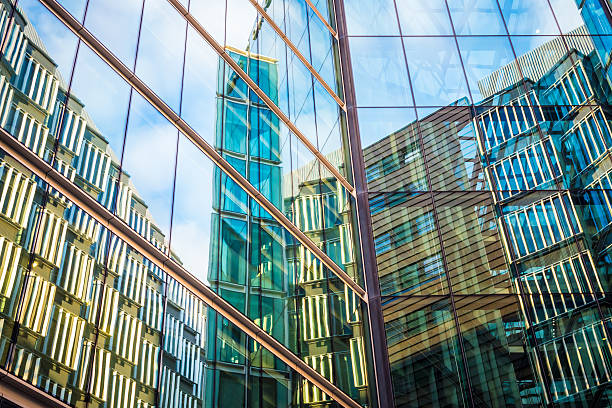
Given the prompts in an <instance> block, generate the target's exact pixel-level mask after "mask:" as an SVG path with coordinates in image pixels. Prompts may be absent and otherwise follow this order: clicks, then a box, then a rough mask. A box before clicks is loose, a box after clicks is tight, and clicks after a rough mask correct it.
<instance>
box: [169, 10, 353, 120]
mask: <svg viewBox="0 0 612 408" xmlns="http://www.w3.org/2000/svg"><path fill="white" fill-rule="evenodd" d="M169 1H170V2H172V1H174V0H169ZM249 1H250V2H251V4H252V5H253V7H255V8H256V9H257V12H258V13H259V14H261V16H262V17H263V18H264V20H266V22H267V23H268V24H270V27H272V29H273V30H274V31H275V32H276V34H278V36H279V37H280V38H282V39H283V41H284V42H285V44H286V45H287V47H289V48H290V49H291V51H293V53H294V54H295V55H296V57H298V59H299V60H300V61H302V64H304V65H305V66H306V68H307V69H308V70H309V71H310V73H311V74H312V76H314V77H315V78H316V79H317V81H319V83H320V84H321V85H322V86H323V88H325V90H326V91H327V93H328V94H330V96H331V97H332V98H334V100H335V101H336V103H337V104H338V106H340V108H341V109H342V110H343V111H345V112H346V105H345V104H344V101H343V100H342V99H340V98H339V97H338V95H336V92H334V91H333V90H332V89H331V88H330V87H329V85H327V82H325V80H324V79H323V78H322V77H321V75H319V73H318V72H317V70H316V69H315V68H314V67H313V66H312V65H311V64H310V62H308V60H307V59H306V58H304V56H303V55H302V53H301V52H300V51H299V50H298V49H297V47H296V46H295V45H293V42H292V41H291V40H290V39H289V38H288V37H287V36H286V35H285V33H284V31H283V30H281V29H280V27H279V26H278V25H276V23H275V22H274V20H273V19H272V17H270V15H269V14H268V13H267V12H266V10H264V8H263V7H261V6H260V5H259V3H258V2H257V0H249Z"/></svg>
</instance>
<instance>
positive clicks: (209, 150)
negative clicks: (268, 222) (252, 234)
mask: <svg viewBox="0 0 612 408" xmlns="http://www.w3.org/2000/svg"><path fill="white" fill-rule="evenodd" d="M39 1H40V2H41V3H42V4H43V5H44V6H45V7H47V9H49V11H51V12H52V13H53V14H54V15H55V16H56V17H57V18H58V19H59V20H60V21H61V22H62V23H64V24H65V25H66V27H68V28H69V29H70V30H71V31H72V32H73V33H75V34H76V35H77V37H79V38H80V39H81V41H83V42H84V43H85V44H86V45H87V46H88V47H89V48H91V49H92V50H93V51H94V52H95V53H96V54H98V56H99V57H100V58H102V60H104V61H105V62H106V63H107V64H108V65H109V66H110V67H111V68H112V69H113V70H114V71H115V72H117V73H118V74H119V75H120V76H121V77H122V78H123V79H124V80H125V81H126V82H127V83H128V84H130V85H131V86H132V88H134V90H135V91H136V92H138V93H139V94H140V95H142V97H143V98H145V99H146V100H147V101H148V102H149V103H150V104H151V105H152V106H153V107H154V108H155V109H157V111H159V112H160V113H161V114H162V115H163V116H164V117H165V118H166V119H168V120H169V121H170V123H172V124H173V125H174V126H175V127H176V128H177V129H178V130H179V131H180V132H181V133H183V134H184V135H185V136H187V138H188V139H189V140H191V142H192V143H193V144H195V145H196V147H198V148H199V149H200V150H201V151H202V152H203V153H204V154H205V155H207V156H208V157H209V158H210V159H211V160H212V161H213V163H215V164H216V165H217V166H218V167H219V168H221V169H222V170H223V171H224V172H225V173H226V174H227V175H228V176H229V177H230V178H231V179H232V180H233V181H235V182H236V183H237V184H238V185H239V186H240V187H242V188H243V189H244V190H245V191H246V192H247V194H249V195H250V196H251V197H252V198H253V199H254V200H255V201H256V202H257V203H258V204H259V205H261V206H262V207H263V208H264V209H265V210H266V211H268V212H269V213H270V215H272V217H273V218H274V219H275V220H276V221H277V222H278V223H279V224H281V225H282V226H283V227H285V228H286V229H287V230H288V231H289V232H290V233H291V235H293V236H294V237H295V238H296V239H297V240H298V241H299V242H300V243H301V244H302V245H304V247H306V248H307V249H308V250H309V251H310V252H312V253H313V255H314V256H315V257H316V258H318V259H319V260H320V261H321V262H322V263H323V264H324V265H325V266H326V267H327V268H329V269H330V270H331V271H332V272H333V273H334V274H335V275H336V276H337V277H338V278H339V279H340V280H341V281H342V282H344V283H345V284H346V285H347V286H348V287H349V288H351V289H352V290H353V291H354V292H355V293H356V294H357V295H358V296H359V297H360V298H361V299H362V300H363V301H364V302H366V303H367V295H366V292H365V290H364V289H363V288H362V287H361V286H359V285H358V284H357V283H356V282H355V281H354V280H353V279H352V278H351V277H350V276H349V275H348V274H347V273H346V272H345V271H344V270H342V268H340V267H339V266H338V265H337V264H336V263H335V262H334V261H333V260H332V259H331V258H330V257H329V256H328V255H327V254H326V253H325V252H323V250H321V248H319V247H318V246H317V244H315V243H314V242H313V241H312V240H311V239H310V238H309V237H308V236H307V235H306V234H304V233H303V232H302V231H301V230H300V229H299V228H298V227H296V226H295V224H293V223H292V222H291V221H289V219H288V218H287V217H286V216H285V214H283V212H282V211H281V210H279V209H278V208H276V206H274V204H272V203H271V202H270V201H269V200H268V199H267V198H266V197H265V196H264V195H263V194H261V193H260V192H259V191H258V190H257V189H256V188H255V187H253V185H252V184H251V183H250V182H249V181H248V180H247V179H246V178H245V177H244V176H243V175H242V174H240V173H239V172H238V171H237V170H236V169H235V168H234V167H232V165H231V164H229V163H228V162H227V161H226V160H225V159H224V158H223V157H222V156H221V155H220V154H219V152H217V150H216V149H215V148H214V147H212V146H211V145H210V144H209V143H208V142H207V141H206V140H204V139H203V138H202V136H200V135H199V134H198V133H197V132H196V131H195V130H193V129H192V128H191V127H190V126H189V125H188V124H187V123H186V122H185V121H184V120H183V119H182V118H181V117H180V116H179V115H177V114H176V113H175V112H174V111H173V110H172V109H171V108H170V107H169V106H168V105H167V104H166V103H165V102H164V101H163V100H162V99H161V98H160V97H159V96H157V95H156V94H155V93H154V92H153V91H152V90H151V89H150V88H149V87H148V86H147V85H146V84H145V83H144V82H143V81H142V80H141V79H140V78H138V76H136V74H134V72H132V71H131V70H130V69H129V68H128V67H126V66H125V64H123V62H121V61H120V60H119V59H118V58H117V57H116V56H115V55H114V54H113V53H112V52H110V51H109V50H108V49H107V48H106V47H105V46H104V45H103V44H102V43H101V42H100V41H99V40H98V39H97V38H96V37H95V36H94V35H93V34H91V33H90V32H89V31H88V30H87V29H86V28H85V27H83V25H82V24H81V23H80V22H79V21H78V20H77V19H75V18H74V17H73V16H72V15H71V14H70V13H69V12H68V11H66V10H65V9H64V8H63V7H62V6H61V5H60V4H59V3H58V2H57V0H39ZM169 1H175V0H169ZM181 7H182V6H181ZM183 9H184V8H183ZM206 35H208V33H206ZM213 41H214V40H213ZM222 52H223V54H224V55H225V56H226V57H227V58H229V60H230V61H232V63H233V64H234V65H236V62H235V61H234V60H233V59H232V58H231V57H230V56H229V55H228V54H227V53H225V52H224V51H222ZM236 66H237V65H236ZM237 68H238V69H240V67H238V66H237ZM242 72H243V73H244V71H242ZM245 75H246V74H245ZM247 78H248V76H247ZM249 80H250V78H249ZM258 89H259V88H258ZM260 91H261V90H260ZM264 96H265V94H264ZM266 98H267V96H266ZM277 109H278V108H277ZM315 150H316V149H315ZM319 155H321V153H319ZM345 181H346V180H345Z"/></svg>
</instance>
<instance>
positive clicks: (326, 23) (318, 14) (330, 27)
mask: <svg viewBox="0 0 612 408" xmlns="http://www.w3.org/2000/svg"><path fill="white" fill-rule="evenodd" d="M306 4H308V7H310V8H311V9H312V11H314V13H315V14H316V15H317V17H319V20H321V22H322V23H323V25H324V26H325V27H327V29H328V30H329V32H330V33H331V35H333V36H334V38H335V39H336V40H338V32H337V31H336V30H334V28H333V27H332V26H331V25H329V23H328V22H327V20H326V19H325V17H323V15H322V14H321V12H320V11H319V9H318V8H317V6H315V5H314V4H312V1H310V0H306Z"/></svg>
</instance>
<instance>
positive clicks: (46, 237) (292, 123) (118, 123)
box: [0, 0, 370, 408]
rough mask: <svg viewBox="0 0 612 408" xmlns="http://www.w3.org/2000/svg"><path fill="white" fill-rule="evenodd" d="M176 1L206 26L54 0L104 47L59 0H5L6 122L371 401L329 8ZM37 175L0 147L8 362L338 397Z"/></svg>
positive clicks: (2, 106)
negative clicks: (57, 11) (86, 36)
mask: <svg viewBox="0 0 612 408" xmlns="http://www.w3.org/2000/svg"><path fill="white" fill-rule="evenodd" d="M180 3H181V4H182V6H181V5H180V4H179V5H178V7H184V9H186V10H187V11H188V12H189V13H190V15H191V17H193V18H195V19H197V20H198V21H199V23H200V24H201V26H200V27H204V29H205V30H206V31H207V33H208V34H210V36H211V37H212V40H209V41H205V39H204V36H203V35H202V33H200V32H199V31H198V29H199V28H198V26H197V25H195V26H194V25H191V24H188V23H187V19H186V18H185V17H184V16H182V15H181V13H179V11H177V5H174V6H173V5H172V4H171V2H169V1H166V0H144V1H141V2H121V1H110V0H90V1H87V2H86V1H60V2H59V4H60V5H61V6H62V7H64V8H65V9H66V10H67V11H68V12H69V13H70V18H73V19H74V20H75V21H76V22H77V24H80V25H82V26H83V27H84V28H85V29H86V30H87V31H88V32H89V33H91V34H92V35H93V37H94V38H95V39H96V40H97V41H99V42H100V43H101V44H102V45H103V46H104V47H105V48H106V49H107V50H108V51H110V52H111V53H112V54H113V55H114V57H116V60H114V61H113V60H112V61H110V62H109V60H108V59H107V60H106V61H105V60H103V59H101V58H100V57H99V56H98V55H99V54H100V52H99V49H95V44H94V45H91V43H86V42H84V41H82V40H81V39H80V38H79V37H78V36H77V35H75V34H74V33H73V32H72V31H70V30H69V29H68V27H67V26H66V25H65V24H64V23H63V22H61V21H60V20H59V19H57V18H56V17H55V16H54V15H53V14H52V13H51V12H50V11H49V9H48V7H56V6H57V3H56V2H54V1H50V2H44V3H43V2H39V1H36V0H19V1H16V2H9V1H8V0H2V2H0V30H1V31H0V34H1V41H2V42H1V46H0V50H1V51H2V55H1V57H2V58H1V63H0V126H1V127H2V131H3V134H2V135H0V136H1V137H4V138H14V139H16V140H17V141H18V142H20V143H21V145H23V146H25V147H26V148H27V149H28V150H29V151H30V152H32V153H33V154H35V155H36V156H38V157H39V158H40V159H42V160H44V161H45V162H46V163H48V164H49V165H50V166H51V167H52V168H53V169H55V170H56V171H57V172H58V173H61V174H62V175H63V176H64V177H65V178H66V179H67V180H68V182H70V183H73V184H74V185H75V186H77V187H78V188H79V189H80V190H81V191H82V192H85V193H86V194H87V195H88V196H89V197H91V198H92V199H93V200H95V201H97V202H98V203H99V204H101V205H102V206H104V207H105V208H106V209H107V210H108V211H110V213H112V214H113V216H114V220H115V221H114V222H116V223H121V225H126V226H127V227H129V228H130V229H131V230H132V231H133V232H135V233H136V234H138V235H139V236H140V237H142V238H144V239H145V240H146V241H147V242H148V243H150V244H151V245H152V246H153V247H155V248H156V249H157V250H158V251H160V252H161V253H162V254H165V255H166V256H167V257H168V258H171V259H172V260H173V261H174V262H175V263H176V264H178V265H181V266H182V267H183V268H184V269H185V270H187V271H188V272H189V273H191V274H192V275H194V276H195V277H196V278H198V279H200V280H201V281H202V282H204V283H205V284H206V285H208V286H209V287H210V288H211V289H213V290H214V291H215V292H216V293H217V294H218V295H219V296H221V297H222V298H223V299H224V300H226V301H228V302H229V303H230V304H231V305H232V306H233V307H234V308H235V309H236V310H237V311H238V312H239V313H241V314H242V315H243V316H246V317H247V318H248V319H250V320H251V322H253V323H255V324H256V325H257V326H258V327H259V328H260V330H262V331H263V332H265V333H267V334H269V335H270V336H272V337H273V338H274V340H276V341H277V342H278V343H279V344H280V345H282V346H284V347H285V348H286V349H288V350H289V352H291V353H293V354H295V355H296V356H298V357H299V358H300V359H301V360H302V361H304V362H305V363H306V364H307V366H308V367H310V369H312V370H314V372H316V373H319V374H320V375H321V376H323V377H324V378H326V379H328V380H330V381H331V382H332V383H333V385H334V386H335V387H337V389H338V391H339V392H343V393H345V394H347V395H348V396H349V397H350V398H352V399H353V400H354V401H355V404H356V405H364V406H366V405H369V404H370V402H369V401H370V389H369V387H368V370H367V367H366V363H365V361H366V353H367V352H368V350H369V346H368V345H367V344H366V343H365V340H364V325H367V315H364V311H365V310H366V309H364V306H363V301H362V299H361V297H360V294H359V293H356V292H355V291H354V290H353V289H351V287H350V286H349V285H346V283H345V282H346V279H349V280H354V281H355V282H358V284H359V282H361V276H360V268H359V267H358V266H357V265H356V259H357V258H358V257H357V254H356V252H355V251H356V250H355V247H354V245H353V242H354V237H353V233H354V232H353V231H354V229H353V227H352V220H353V217H352V211H353V208H352V201H351V197H352V195H351V191H349V190H351V189H352V187H351V185H350V183H349V182H348V181H347V180H346V179H347V178H349V175H350V174H351V172H350V163H348V162H347V161H346V160H345V154H344V151H343V138H344V136H343V133H342V131H341V119H342V116H341V114H340V112H341V110H342V107H341V105H342V87H341V86H339V84H340V82H339V80H338V79H336V65H335V64H337V46H336V44H335V41H336V40H335V38H334V36H333V35H332V34H331V33H330V32H329V30H328V29H327V27H326V26H325V24H328V23H327V21H325V23H324V22H323V20H321V17H319V15H321V16H328V15H329V11H328V9H327V7H326V6H325V5H324V4H322V5H319V7H323V8H321V9H320V10H316V11H317V12H316V13H315V11H314V9H313V7H314V5H308V4H306V3H303V2H297V1H296V2H268V4H267V5H266V7H265V8H263V9H262V10H263V11H262V10H260V11H261V14H260V13H259V12H258V11H257V9H256V8H255V6H254V5H253V4H251V3H250V2H249V1H247V0H244V1H242V0H231V1H226V2H221V3H220V5H212V4H210V2H205V1H196V0H191V1H189V2H180ZM272 3H274V4H272ZM110 16H112V19H113V23H112V24H109V18H111V17H110ZM264 17H265V18H264ZM329 18H331V17H329ZM275 27H276V28H275ZM279 27H280V28H279ZM277 29H278V30H280V29H282V30H286V32H287V33H289V32H291V34H290V35H289V34H287V36H286V37H285V35H284V34H283V35H282V36H281V34H282V31H281V32H278V30H277ZM290 41H295V43H292V42H290ZM209 43H212V45H219V47H220V49H221V51H222V52H221V51H219V49H217V50H215V48H214V47H212V46H211V44H209ZM224 56H225V57H228V58H229V59H230V60H233V61H234V62H235V63H236V64H237V66H238V68H235V67H234V68H232V66H231V65H230V64H228V63H227V60H225V59H224ZM118 67H119V68H121V69H127V70H129V71H131V72H133V73H134V74H135V75H136V77H137V78H138V79H139V80H140V81H142V83H143V84H144V86H146V87H147V88H149V90H151V91H152V92H154V94H155V96H156V98H150V97H148V96H147V97H146V98H145V97H143V96H142V93H143V92H142V89H141V88H138V87H136V86H135V87H132V86H131V85H130V82H126V81H125V80H124V79H123V78H122V76H121V75H120V74H119V72H118V71H120V69H119V68H118ZM237 70H238V72H237ZM241 74H242V75H245V76H246V77H248V78H250V80H251V81H252V82H251V83H247V81H245V77H244V76H243V77H241ZM124 78H125V76H124ZM128 80H129V78H128ZM134 83H135V82H131V84H134ZM338 95H340V96H338ZM165 108H168V109H169V110H171V111H172V112H174V114H176V115H178V116H179V117H180V118H181V120H182V121H184V123H187V124H188V126H189V127H190V128H191V130H193V131H194V133H196V136H197V137H196V136H194V135H193V134H191V133H190V136H189V137H188V136H186V134H184V133H182V132H180V131H179V130H177V126H176V122H174V124H173V121H171V120H169V119H171V117H170V116H169V115H168V113H167V111H164V109H165ZM206 144H208V145H209V146H211V147H212V149H214V151H216V152H217V153H218V154H219V155H220V156H221V158H222V159H221V163H219V162H218V161H217V162H216V163H217V164H219V165H217V164H215V163H214V162H213V161H211V160H210V157H213V155H212V154H210V153H207V154H204V151H205V149H203V148H202V146H203V145H204V146H205V145H206ZM223 166H226V167H223ZM228 169H232V170H235V171H237V172H238V173H239V174H240V175H241V177H242V178H241V179H239V180H237V179H236V177H233V178H232V177H230V176H229V175H228ZM37 174H38V173H36V171H35V170H33V169H32V168H30V167H29V166H28V163H26V162H22V161H20V160H17V159H16V158H13V157H11V156H10V155H8V154H5V153H4V152H3V153H2V155H1V157H0V192H1V195H0V265H1V268H0V282H2V283H1V284H0V285H1V286H2V288H1V289H0V307H1V310H0V315H1V316H0V365H1V367H2V368H3V369H5V370H7V371H8V372H9V373H10V374H11V375H14V376H17V377H18V378H20V379H23V380H25V381H26V382H28V383H30V384H31V385H33V386H34V387H36V388H38V389H41V390H43V391H44V392H45V393H47V394H49V395H50V396H52V397H53V398H56V399H59V400H61V401H63V402H65V403H67V404H69V405H71V406H78V407H116V408H118V407H139V408H145V407H190V408H191V407H193V408H195V407H204V406H208V407H217V406H249V407H255V406H260V407H290V406H291V407H293V406H305V405H308V406H311V405H312V406H317V407H321V406H340V405H341V404H339V403H337V402H335V401H334V399H333V398H332V396H330V395H328V394H326V393H325V392H323V391H322V390H321V389H319V388H318V387H317V386H316V385H314V384H313V383H311V382H310V381H308V380H307V379H305V378H304V377H303V376H302V375H301V374H300V373H299V372H297V371H295V370H294V369H292V368H291V367H290V366H288V365H287V364H286V363H285V362H283V360H282V354H281V353H280V352H278V351H275V350H268V349H265V348H263V347H262V346H261V345H260V344H259V343H258V342H257V340H256V339H253V338H250V337H249V336H247V334H246V333H245V332H243V331H242V330H241V329H240V328H239V327H238V326H236V325H234V324H232V323H231V321H230V320H231V319H228V316H222V315H220V314H218V313H217V312H216V311H214V310H213V309H212V308H209V307H208V306H207V304H206V303H205V301H204V300H203V298H204V297H203V295H202V294H199V293H197V292H191V291H190V290H189V289H187V288H186V287H184V286H183V285H181V283H180V282H178V281H177V280H175V279H174V278H173V277H172V276H170V275H169V274H168V273H166V271H165V270H164V269H163V268H161V267H160V266H159V264H158V263H156V262H155V261H151V260H150V259H148V258H149V257H148V255H147V254H143V253H141V252H139V251H137V250H135V249H134V248H132V247H131V246H130V245H129V244H127V243H126V242H125V241H124V240H122V239H121V238H120V237H118V236H117V235H115V234H114V233H113V231H112V230H109V229H107V228H105V227H104V226H103V225H101V224H99V223H98V222H96V220H95V218H94V217H93V216H92V215H91V214H89V213H87V212H86V211H85V210H83V209H82V208H80V207H79V203H77V202H72V201H70V200H69V199H68V198H67V197H66V196H65V195H64V194H62V191H57V190H56V189H54V188H53V187H51V186H50V185H48V184H47V183H46V182H45V181H44V180H43V179H41V178H40V177H39V176H41V177H42V175H41V174H38V176H37ZM43 175H44V174H43ZM241 183H242V184H241ZM249 188H252V189H253V190H249V192H247V190H248V189H249ZM253 191H257V192H258V193H257V194H255V193H253ZM272 209H275V210H279V213H280V216H278V215H277V214H276V213H274V211H272ZM291 228H296V229H297V230H299V231H301V232H302V233H304V234H305V235H304V236H299V237H296V235H297V234H296V233H294V232H292V231H293V230H291ZM308 245H312V247H310V248H313V247H314V248H318V249H319V250H320V252H321V253H322V254H324V255H321V254H318V253H317V254H315V253H313V252H312V251H311V250H310V249H309V246H308ZM332 265H333V266H334V268H331V267H330V266H332ZM338 270H340V271H342V272H343V273H345V274H346V276H340V277H339V276H338V275H339V274H338ZM353 285H355V284H353ZM366 327H367V326H366ZM279 356H281V358H279ZM285 361H286V360H285ZM344 406H346V404H344Z"/></svg>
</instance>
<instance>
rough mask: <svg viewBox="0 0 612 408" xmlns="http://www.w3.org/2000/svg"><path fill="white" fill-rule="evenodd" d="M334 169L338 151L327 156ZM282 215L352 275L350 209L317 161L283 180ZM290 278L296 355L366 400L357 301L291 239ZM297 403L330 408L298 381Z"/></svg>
mask: <svg viewBox="0 0 612 408" xmlns="http://www.w3.org/2000/svg"><path fill="white" fill-rule="evenodd" d="M327 158H328V160H330V162H331V163H332V164H334V165H336V166H339V164H340V163H342V156H341V152H340V151H335V152H333V153H332V154H329V155H327ZM283 201H284V205H285V213H286V214H287V216H288V218H289V219H291V220H292V221H293V222H294V223H295V224H296V225H297V226H298V227H299V228H300V229H301V230H302V231H304V232H305V233H306V234H307V235H308V236H309V237H310V238H311V239H312V240H313V242H315V243H316V244H317V245H319V246H320V247H321V248H322V249H323V250H324V251H325V252H326V253H327V255H329V257H330V258H331V259H332V260H333V261H335V262H336V264H338V265H340V266H341V267H342V268H343V269H344V270H345V271H346V272H347V273H348V274H349V275H351V276H357V274H358V272H357V271H356V270H355V268H356V262H355V259H354V256H353V250H352V248H353V236H352V230H351V228H350V225H351V207H350V202H349V199H348V197H347V194H346V192H345V190H344V188H343V187H342V186H341V184H340V183H338V182H337V180H336V179H335V178H334V177H333V176H332V174H331V172H329V171H328V170H326V169H324V168H323V166H321V165H320V164H319V163H318V162H316V161H312V162H310V163H308V164H307V165H305V166H303V167H300V168H298V169H296V170H294V171H292V172H291V173H289V174H286V175H285V177H284V183H283ZM286 256H287V259H288V262H289V265H290V266H289V268H290V269H289V270H290V271H291V274H292V280H291V282H290V293H289V296H290V297H291V298H292V300H291V302H290V304H289V308H290V314H291V315H292V316H295V317H293V320H294V321H297V322H298V324H299V326H298V327H297V328H296V331H295V333H294V336H295V342H296V345H297V350H298V354H299V355H300V356H301V357H302V358H303V359H304V360H305V361H306V362H308V364H310V365H311V366H312V367H313V368H315V369H316V370H317V371H319V372H320V373H321V374H323V375H324V376H325V377H326V378H328V379H329V380H330V381H332V382H333V383H334V384H337V385H338V386H339V387H340V388H341V389H343V390H345V391H346V392H347V393H348V394H349V395H351V396H353V397H354V398H355V399H357V400H366V398H367V395H366V386H367V381H368V379H367V376H366V365H365V364H366V361H365V346H364V337H363V336H364V334H363V329H362V324H363V321H362V310H361V307H360V304H359V302H360V300H359V298H358V297H357V296H356V295H355V294H354V293H353V292H352V291H350V290H348V289H347V288H346V286H345V285H344V284H342V282H341V281H340V280H339V279H338V278H337V277H336V276H335V275H333V274H332V273H331V272H329V271H328V270H327V269H326V268H325V267H323V265H322V264H321V262H320V261H318V260H317V259H316V258H315V257H314V256H312V254H311V253H310V252H309V251H307V250H305V248H304V247H303V246H302V245H300V244H299V243H297V242H296V241H290V242H288V243H287V247H286ZM301 387H302V389H301V393H302V402H303V403H304V404H309V405H310V404H314V405H316V406H331V404H332V400H331V399H330V398H329V397H328V396H327V395H325V394H323V393H321V392H320V391H319V390H318V389H317V388H316V387H314V386H312V385H310V384H308V382H306V381H302V384H301Z"/></svg>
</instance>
